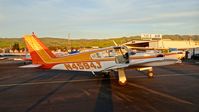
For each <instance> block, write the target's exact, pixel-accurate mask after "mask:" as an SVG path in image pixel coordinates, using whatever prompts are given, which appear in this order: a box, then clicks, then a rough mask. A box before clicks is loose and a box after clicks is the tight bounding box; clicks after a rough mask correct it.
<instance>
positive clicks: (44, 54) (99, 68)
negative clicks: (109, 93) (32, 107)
mask: <svg viewBox="0 0 199 112" xmlns="http://www.w3.org/2000/svg"><path fill="white" fill-rule="evenodd" d="M24 40H25V43H26V46H27V48H28V51H29V53H30V55H31V58H32V64H31V65H25V66H21V67H23V68H27V67H40V68H45V69H57V70H70V71H90V72H92V73H93V74H95V72H105V73H110V71H112V70H115V71H118V77H119V83H120V84H125V83H126V81H127V79H126V74H125V70H126V69H136V70H148V76H149V77H152V76H153V67H154V66H164V65H171V64H175V63H178V62H179V60H178V59H177V58H168V57H164V56H163V57H157V56H156V55H154V56H142V55H141V56H139V55H137V56H136V55H130V51H129V49H128V48H127V47H125V46H113V47H107V48H100V49H95V50H92V51H87V52H82V53H77V54H70V55H67V56H65V57H56V56H55V55H54V54H53V53H52V52H51V51H50V50H49V49H48V48H47V47H46V46H45V45H44V44H43V43H42V42H41V41H40V40H39V39H38V38H37V37H36V35H34V34H32V35H25V36H24Z"/></svg>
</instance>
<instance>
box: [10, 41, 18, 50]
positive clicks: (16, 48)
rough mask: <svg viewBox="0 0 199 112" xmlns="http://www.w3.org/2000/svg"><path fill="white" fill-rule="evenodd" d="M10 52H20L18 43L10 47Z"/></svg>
mask: <svg viewBox="0 0 199 112" xmlns="http://www.w3.org/2000/svg"><path fill="white" fill-rule="evenodd" d="M12 50H13V51H14V50H18V51H19V50H20V48H19V43H17V42H16V43H14V45H13V46H12Z"/></svg>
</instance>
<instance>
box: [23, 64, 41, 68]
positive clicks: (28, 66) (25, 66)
mask: <svg viewBox="0 0 199 112" xmlns="http://www.w3.org/2000/svg"><path fill="white" fill-rule="evenodd" d="M40 66H41V64H29V65H24V66H20V67H19V68H38V67H40Z"/></svg>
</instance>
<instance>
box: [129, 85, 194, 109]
mask: <svg viewBox="0 0 199 112" xmlns="http://www.w3.org/2000/svg"><path fill="white" fill-rule="evenodd" d="M128 85H130V86H134V87H136V88H140V89H143V90H145V91H148V92H150V93H153V94H156V95H159V96H162V97H165V98H168V99H171V100H174V101H177V102H180V103H185V104H190V105H193V103H192V102H189V101H186V100H183V99H180V98H177V97H175V96H171V95H168V94H165V93H162V92H159V91H155V90H153V89H150V88H147V87H145V86H141V85H138V84H135V83H131V82H128Z"/></svg>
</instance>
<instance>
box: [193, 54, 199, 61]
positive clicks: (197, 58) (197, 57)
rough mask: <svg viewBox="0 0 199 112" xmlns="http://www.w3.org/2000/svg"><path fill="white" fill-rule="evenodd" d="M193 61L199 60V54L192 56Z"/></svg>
mask: <svg viewBox="0 0 199 112" xmlns="http://www.w3.org/2000/svg"><path fill="white" fill-rule="evenodd" d="M191 59H195V60H199V54H194V55H192V56H191Z"/></svg>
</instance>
